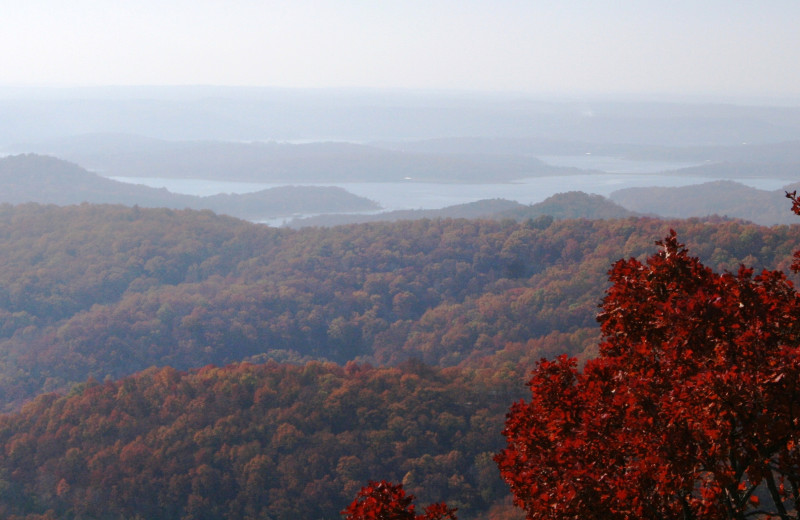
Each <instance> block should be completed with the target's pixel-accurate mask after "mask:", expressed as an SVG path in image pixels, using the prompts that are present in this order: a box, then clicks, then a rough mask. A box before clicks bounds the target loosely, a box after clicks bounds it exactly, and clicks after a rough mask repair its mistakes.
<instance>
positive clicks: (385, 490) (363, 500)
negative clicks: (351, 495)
mask: <svg viewBox="0 0 800 520" xmlns="http://www.w3.org/2000/svg"><path fill="white" fill-rule="evenodd" d="M413 502H414V495H410V494H409V495H406V492H405V490H404V489H403V485H402V484H396V485H395V484H392V483H391V482H387V481H385V480H381V481H380V482H370V483H369V484H368V485H367V486H365V487H363V488H361V491H360V492H359V493H358V496H357V497H356V499H355V500H353V503H352V504H350V505H349V506H348V507H347V509H345V510H344V511H342V514H343V515H345V518H346V520H457V517H456V510H455V509H454V508H450V507H447V506H446V505H445V504H443V503H438V504H431V505H429V506H428V507H426V508H425V513H423V514H421V515H417V514H415V512H414V503H413Z"/></svg>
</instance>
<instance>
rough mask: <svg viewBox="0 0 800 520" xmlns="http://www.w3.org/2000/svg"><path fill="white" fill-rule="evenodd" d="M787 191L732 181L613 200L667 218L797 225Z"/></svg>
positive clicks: (622, 194)
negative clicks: (718, 218) (788, 207)
mask: <svg viewBox="0 0 800 520" xmlns="http://www.w3.org/2000/svg"><path fill="white" fill-rule="evenodd" d="M798 187H800V184H794V185H787V186H786V188H785V189H780V190H775V191H766V190H758V189H755V188H751V187H749V186H745V185H743V184H740V183H738V182H732V181H714V182H709V183H706V184H700V185H695V186H685V187H679V188H627V189H624V190H619V191H615V192H614V193H612V194H611V200H613V201H614V202H616V203H617V204H619V205H621V206H624V207H626V208H628V209H630V210H632V211H637V212H639V213H648V214H655V215H660V216H664V217H681V218H686V217H703V216H708V215H713V214H717V215H722V216H727V217H731V218H740V219H744V220H749V221H751V222H755V223H757V224H761V225H775V224H796V223H797V217H796V216H795V215H793V214H791V213H788V212H787V211H786V210H785V207H786V191H787V190H788V191H792V190H796V189H797V188H798Z"/></svg>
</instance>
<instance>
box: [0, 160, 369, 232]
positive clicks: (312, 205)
mask: <svg viewBox="0 0 800 520" xmlns="http://www.w3.org/2000/svg"><path fill="white" fill-rule="evenodd" d="M0 202H8V203H11V204H21V203H25V202H38V203H42V204H58V205H67V204H81V203H83V202H90V203H105V204H125V205H128V206H133V205H139V206H142V207H164V208H174V209H182V208H193V209H210V210H212V211H215V212H217V213H224V214H226V215H231V216H235V217H239V218H245V219H248V220H260V219H269V218H276V217H290V216H292V215H296V214H304V213H334V212H336V213H340V212H346V211H367V210H376V209H379V207H378V205H377V204H375V203H374V202H372V201H370V200H367V199H365V198H363V197H358V196H356V195H353V194H351V193H348V192H346V191H345V190H343V189H341V188H335V187H311V186H303V187H298V186H284V187H279V188H272V189H266V190H262V191H258V192H255V193H247V194H241V195H214V196H210V197H195V196H191V195H180V194H175V193H170V192H168V191H166V190H164V189H155V188H149V187H146V186H142V185H131V184H127V183H123V182H117V181H114V180H111V179H107V178H104V177H100V176H99V175H96V174H94V173H91V172H88V171H86V170H84V169H83V168H81V167H79V166H77V165H75V164H72V163H69V162H66V161H62V160H59V159H56V158H53V157H47V156H41V155H16V156H10V157H5V158H2V159H0Z"/></svg>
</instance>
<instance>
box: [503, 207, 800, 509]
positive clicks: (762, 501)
mask: <svg viewBox="0 0 800 520" xmlns="http://www.w3.org/2000/svg"><path fill="white" fill-rule="evenodd" d="M795 208H796V211H800V206H798V204H797V202H795ZM657 244H658V245H659V246H660V251H659V252H658V253H657V254H655V255H653V256H652V257H650V258H649V259H648V260H647V262H646V263H641V262H639V261H637V260H635V259H630V260H620V261H619V262H617V263H616V264H615V265H614V266H613V268H612V269H611V271H610V281H611V287H610V288H609V290H608V292H607V294H606V297H605V298H604V300H603V303H602V311H601V313H600V314H599V315H598V320H599V321H600V323H601V325H602V333H603V339H602V342H601V344H600V346H599V350H600V356H599V357H598V358H596V359H594V360H591V361H589V362H588V363H586V365H585V367H584V368H583V370H582V371H579V370H578V368H577V361H576V360H575V359H572V358H568V357H566V356H562V357H560V358H558V359H556V360H553V361H547V360H542V361H540V362H539V364H538V366H537V368H536V370H535V371H534V372H533V375H532V378H531V380H530V382H529V386H530V388H531V393H532V396H531V400H530V402H523V401H521V402H518V403H515V404H514V405H513V406H512V408H511V410H510V412H509V414H508V417H507V422H506V428H505V430H504V431H503V434H504V435H505V437H506V440H507V447H506V448H505V449H504V450H503V451H502V452H500V453H499V454H498V455H497V456H496V457H495V460H496V462H497V463H498V466H499V468H500V471H501V474H502V476H503V478H504V479H505V480H506V481H507V482H508V484H509V485H510V486H511V490H512V493H513V494H514V497H515V501H516V503H517V504H518V505H519V506H521V507H522V508H523V509H524V510H525V511H526V513H527V518H529V519H544V518H548V519H562V518H563V519H566V518H582V519H584V520H585V519H598V520H599V519H603V520H608V519H663V518H684V519H700V518H702V519H723V518H731V519H733V518H736V519H744V518H753V517H760V518H782V519H790V518H798V512H797V509H796V507H795V503H796V502H797V501H798V499H799V498H800V495H798V486H800V450H798V445H800V347H798V345H800V298H798V295H797V293H796V291H795V289H794V287H793V285H792V283H791V282H790V281H789V280H787V279H786V277H785V276H784V274H783V273H781V272H779V271H763V272H762V273H760V274H758V275H754V273H753V270H752V269H749V268H746V267H741V268H740V269H739V271H738V272H737V273H736V274H732V273H723V274H717V273H714V272H713V271H712V270H711V269H709V268H708V267H706V266H704V265H703V264H702V263H700V261H699V260H698V259H697V258H694V257H692V256H690V255H689V254H688V252H687V251H686V249H685V248H684V247H683V245H682V244H680V243H678V240H677V238H676V234H675V232H674V231H672V232H671V233H670V235H669V236H668V237H666V239H664V240H663V241H660V242H657Z"/></svg>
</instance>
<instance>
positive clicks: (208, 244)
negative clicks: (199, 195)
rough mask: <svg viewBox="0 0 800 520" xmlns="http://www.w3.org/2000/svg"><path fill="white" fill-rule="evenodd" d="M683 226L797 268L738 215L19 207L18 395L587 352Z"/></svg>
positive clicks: (14, 243)
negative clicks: (156, 380) (214, 376)
mask: <svg viewBox="0 0 800 520" xmlns="http://www.w3.org/2000/svg"><path fill="white" fill-rule="evenodd" d="M670 227H675V228H676V229H678V230H679V232H681V236H683V237H685V238H686V240H687V242H688V243H689V244H690V245H691V246H692V247H693V250H694V251H697V252H698V254H700V255H701V257H703V258H704V259H707V260H708V262H709V263H710V264H711V265H714V266H716V267H718V268H720V267H721V268H728V269H735V268H736V267H737V265H738V263H739V262H740V261H745V262H747V263H751V264H756V265H757V266H758V265H764V266H769V267H782V265H781V264H778V265H776V259H779V261H781V262H783V261H785V259H787V258H789V256H790V252H791V251H792V250H793V249H794V248H795V246H796V244H797V243H799V242H800V229H797V228H795V227H777V228H761V227H758V226H755V225H752V224H746V223H741V222H736V221H722V220H717V221H700V220H690V221H674V222H663V221H659V220H654V219H623V220H608V221H588V220H565V221H555V222H553V221H552V220H550V219H547V218H542V219H539V220H533V221H527V222H523V223H516V222H514V221H511V220H506V221H500V222H497V221H480V220H475V221H470V220H419V221H413V222H398V223H380V224H364V225H353V226H342V227H337V228H331V229H322V228H308V229H303V230H288V229H273V228H268V227H264V226H259V225H255V224H250V223H247V222H242V221H238V220H235V219H231V218H224V217H219V216H215V215H214V214H212V213H210V212H196V211H172V210H147V209H137V208H124V207H118V206H91V205H84V206H72V207H63V208H62V207H54V206H37V205H25V206H18V207H12V206H2V207H0V264H1V265H3V266H4V268H3V269H2V270H0V318H2V321H1V322H0V323H2V327H0V396H2V403H3V405H4V406H6V407H9V406H14V405H15V404H18V403H19V402H21V401H22V400H25V399H28V398H30V397H31V396H33V395H35V394H37V393H39V392H41V391H42V390H53V389H65V388H68V387H69V385H71V384H73V383H76V382H82V381H85V380H86V378H87V377H89V376H92V377H95V378H97V379H98V380H104V379H106V378H108V377H110V378H112V379H115V378H118V377H122V376H125V375H128V374H131V373H133V372H136V371H138V370H143V369H145V368H148V367H150V366H153V365H156V366H164V365H169V366H174V367H176V368H178V369H187V368H191V367H197V366H203V365H206V364H208V363H214V364H217V365H224V364H227V363H232V362H236V361H241V360H249V361H254V362H257V361H261V360H265V359H269V358H272V359H276V360H280V361H304V360H309V359H321V360H330V361H334V362H338V363H344V362H347V361H349V360H353V359H356V360H363V361H369V362H372V363H374V364H393V363H398V362H401V361H403V360H405V359H409V358H417V359H421V360H423V361H424V362H426V363H429V364H435V365H456V364H459V363H464V362H469V363H486V362H488V361H487V359H489V358H492V357H493V358H495V359H498V356H501V354H502V355H504V356H506V357H505V358H504V359H506V360H509V361H519V358H520V356H528V358H530V356H533V355H535V354H534V352H536V351H537V349H544V350H548V349H554V348H555V349H558V348H561V349H565V350H569V351H570V352H572V353H580V352H582V351H583V350H585V349H586V348H588V347H591V346H592V345H593V344H594V342H595V341H594V340H595V335H596V330H597V328H596V324H595V320H594V317H595V313H596V306H597V302H598V301H599V299H600V297H601V295H602V291H603V289H604V287H605V286H606V281H605V278H606V271H607V270H608V266H609V265H611V263H612V262H613V261H614V260H616V259H618V258H620V257H627V256H640V255H642V254H644V253H645V252H647V251H648V250H649V248H650V245H651V244H652V237H654V236H656V237H657V236H663V235H664V234H665V233H666V232H667V230H668V229H669V228H670ZM759 262H761V263H760V264H759ZM586 355H590V352H587V354H586ZM521 370H522V372H521V373H524V370H525V369H521Z"/></svg>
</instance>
